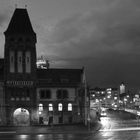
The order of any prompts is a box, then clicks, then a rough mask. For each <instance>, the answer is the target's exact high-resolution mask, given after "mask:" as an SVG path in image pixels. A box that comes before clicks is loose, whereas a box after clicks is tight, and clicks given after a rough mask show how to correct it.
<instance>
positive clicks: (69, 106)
mask: <svg viewBox="0 0 140 140" xmlns="http://www.w3.org/2000/svg"><path fill="white" fill-rule="evenodd" d="M68 111H72V104H71V103H69V104H68Z"/></svg>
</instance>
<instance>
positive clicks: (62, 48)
mask: <svg viewBox="0 0 140 140" xmlns="http://www.w3.org/2000/svg"><path fill="white" fill-rule="evenodd" d="M94 4H95V6H94V7H93V9H92V10H91V11H87V12H85V13H78V14H75V15H72V16H71V17H67V18H65V19H63V20H62V21H59V22H58V23H57V24H56V25H55V26H54V27H53V28H51V31H50V32H49V33H48V32H47V33H48V34H47V39H44V42H43V43H44V44H46V46H44V51H45V50H46V53H47V51H48V52H49V53H50V57H51V55H52V56H53V57H52V58H53V59H55V58H56V59H55V60H56V61H61V62H62V63H63V62H65V63H64V65H66V62H67V65H69V66H79V67H80V66H83V65H85V66H86V67H87V69H88V70H87V71H88V79H89V81H90V82H91V83H93V84H96V83H98V84H102V83H106V84H112V83H118V84H119V82H122V80H124V81H127V82H129V83H131V84H133V83H137V85H138V82H140V81H139V80H138V79H135V78H137V75H138V74H139V72H138V71H140V64H139V59H140V47H139V46H140V18H139V15H140V10H139V9H140V1H138V0H136V1H134V0H123V1H122V0H117V1H116V0H112V1H109V0H98V1H97V0H96V1H94ZM49 53H48V55H49ZM62 60H63V61H62ZM116 70H117V71H116ZM131 80H132V81H133V82H132V81H131Z"/></svg>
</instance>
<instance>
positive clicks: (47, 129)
mask: <svg viewBox="0 0 140 140" xmlns="http://www.w3.org/2000/svg"><path fill="white" fill-rule="evenodd" d="M99 129H100V124H99V123H96V124H95V125H94V126H93V127H92V128H90V129H88V127H86V126H84V125H81V124H80V125H79V124H78V125H59V126H27V127H0V134H2V133H10V134H11V133H16V134H64V133H66V134H73V133H74V134H82V133H93V132H96V131H98V130H99Z"/></svg>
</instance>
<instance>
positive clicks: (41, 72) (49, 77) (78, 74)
mask: <svg viewBox="0 0 140 140" xmlns="http://www.w3.org/2000/svg"><path fill="white" fill-rule="evenodd" d="M82 74H83V69H37V78H38V81H39V83H40V85H43V83H44V84H45V85H48V86H49V85H54V86H57V85H58V86H60V85H63V86H64V85H67V86H68V85H69V86H76V85H77V84H80V83H81V80H82Z"/></svg>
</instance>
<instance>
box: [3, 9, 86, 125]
mask: <svg viewBox="0 0 140 140" xmlns="http://www.w3.org/2000/svg"><path fill="white" fill-rule="evenodd" d="M4 35H5V46H4V59H3V61H1V64H3V68H2V69H1V75H4V77H3V78H1V83H3V84H1V86H0V92H1V93H2V94H1V95H2V97H1V99H3V107H2V108H3V110H4V115H5V120H4V119H3V121H4V122H5V123H6V124H7V125H32V124H40V125H48V124H69V123H81V122H86V121H87V119H86V116H87V108H88V107H87V106H86V103H85V102H86V101H87V100H86V96H87V95H86V94H85V93H86V92H85V86H84V84H85V82H84V77H85V76H84V68H81V69H51V68H48V69H41V68H37V66H36V42H37V37H36V33H35V32H34V30H33V28H32V25H31V22H30V18H29V15H28V12H27V9H19V8H16V9H15V11H14V14H13V16H12V18H11V21H10V23H9V26H8V28H7V30H6V31H5V32H4Z"/></svg>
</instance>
